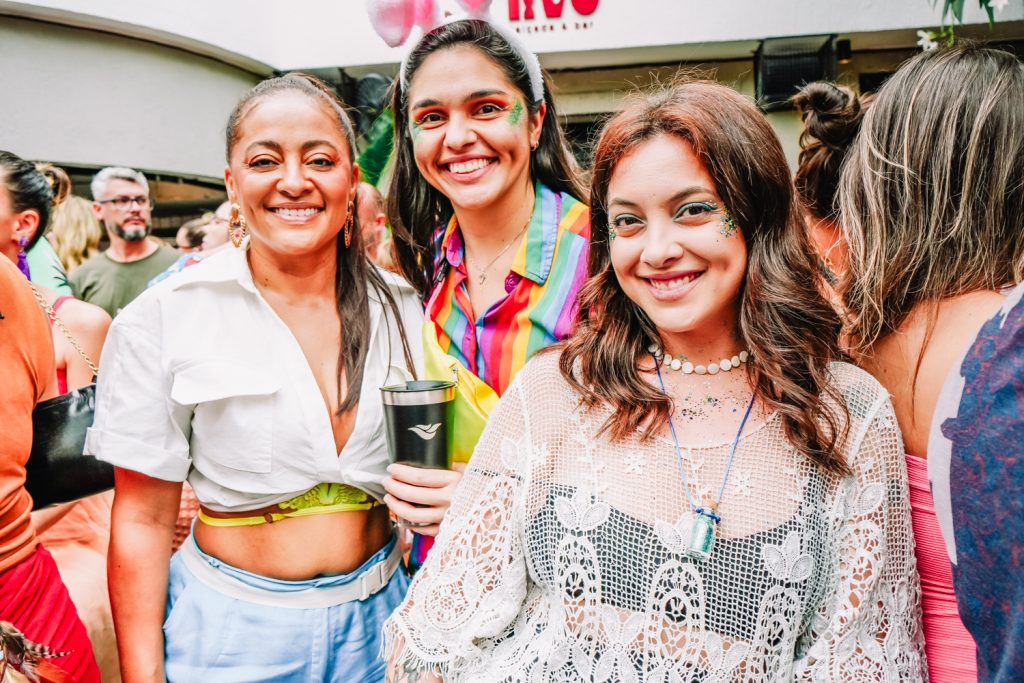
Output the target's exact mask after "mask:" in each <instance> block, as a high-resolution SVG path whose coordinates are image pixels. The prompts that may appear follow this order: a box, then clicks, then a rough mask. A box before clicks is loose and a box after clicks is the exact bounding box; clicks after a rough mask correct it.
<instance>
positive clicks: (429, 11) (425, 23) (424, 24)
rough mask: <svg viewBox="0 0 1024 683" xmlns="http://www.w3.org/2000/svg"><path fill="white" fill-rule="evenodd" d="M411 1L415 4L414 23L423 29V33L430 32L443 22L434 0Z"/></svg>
mask: <svg viewBox="0 0 1024 683" xmlns="http://www.w3.org/2000/svg"><path fill="white" fill-rule="evenodd" d="M413 2H415V4H416V25H417V26H419V27H420V28H421V29H423V33H425V34H426V33H430V32H431V31H433V30H434V29H435V28H437V27H438V26H440V25H441V24H442V23H443V21H442V20H441V13H440V11H438V8H437V3H436V2H434V0H413Z"/></svg>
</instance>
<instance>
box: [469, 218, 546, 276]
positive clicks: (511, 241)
mask: <svg viewBox="0 0 1024 683" xmlns="http://www.w3.org/2000/svg"><path fill="white" fill-rule="evenodd" d="M530 220H533V217H532V216H531V217H530ZM530 220H528V221H526V225H524V226H523V229H522V230H520V231H519V232H517V233H516V236H515V237H513V238H512V239H511V240H509V242H508V244H506V245H505V246H503V247H502V248H501V251H499V252H498V254H497V255H496V256H495V257H494V258H492V259H491V261H490V263H488V264H487V265H486V266H484V267H483V269H482V270H481V271H480V274H479V275H478V276H477V284H481V285H482V284H483V283H484V280H486V279H487V271H488V270H490V269H491V266H493V265H494V262H495V261H497V260H498V259H500V258H501V255H502V254H504V253H505V252H506V251H508V250H509V247H511V246H512V245H513V244H515V243H516V240H518V239H519V238H520V237H522V235H523V233H524V232H526V229H527V228H528V227H530ZM467 270H468V266H467Z"/></svg>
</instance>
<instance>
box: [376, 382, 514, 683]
mask: <svg viewBox="0 0 1024 683" xmlns="http://www.w3.org/2000/svg"><path fill="white" fill-rule="evenodd" d="M526 438H527V424H526V420H525V416H524V414H523V402H522V399H521V393H520V384H519V383H518V382H513V384H512V386H510V387H509V389H508V390H507V391H506V392H505V395H504V396H503V397H502V400H501V401H500V402H499V404H498V406H497V408H496V409H495V410H494V413H493V414H492V415H491V417H490V419H489V420H488V423H487V427H486V428H485V429H484V432H483V435H482V436H481V438H480V441H479V443H478V444H477V446H476V449H475V450H474V452H473V457H472V459H471V460H470V464H469V467H468V468H467V470H466V473H465V475H464V476H463V479H462V482H461V483H460V484H459V487H458V490H457V491H456V494H455V498H454V500H453V501H452V506H451V509H450V510H449V511H448V513H447V515H446V516H445V520H444V523H443V524H442V525H441V530H440V534H439V535H438V537H437V541H436V543H435V545H434V547H433V548H432V549H431V551H430V554H429V555H428V557H427V561H426V563H425V564H424V565H423V567H422V568H421V569H420V571H419V572H418V573H417V575H416V577H415V579H414V580H413V582H412V585H411V586H410V588H409V593H408V594H407V595H406V598H405V600H404V601H403V602H402V604H401V605H400V606H399V608H398V609H397V610H395V612H394V613H393V614H392V616H391V618H390V619H388V621H387V623H386V624H385V625H384V639H385V645H384V658H385V660H386V661H387V662H388V667H389V670H390V671H392V672H396V676H395V678H394V679H395V680H420V678H419V676H418V675H416V672H428V671H429V672H433V673H437V674H440V675H443V676H445V677H446V678H447V677H448V676H449V675H452V674H456V675H457V674H458V673H465V671H464V668H465V666H466V665H467V661H474V662H476V661H480V660H481V659H482V658H481V656H480V655H481V651H482V649H485V648H490V647H493V645H494V644H495V641H496V640H501V636H502V634H503V633H504V632H505V631H506V630H508V629H509V627H510V625H511V624H512V623H513V622H514V621H515V619H516V616H517V615H518V613H519V611H520V607H521V606H522V603H523V601H524V598H525V595H526V575H527V570H526V560H525V555H524V549H523V545H522V538H521V533H520V526H521V525H520V523H519V518H520V513H519V509H520V503H519V502H518V501H519V498H520V496H521V492H522V490H523V486H524V479H525V477H526V473H525V469H526V464H525V458H521V457H520V451H521V448H522V447H521V444H524V443H525V439H526ZM388 680H392V678H391V677H389V679H388Z"/></svg>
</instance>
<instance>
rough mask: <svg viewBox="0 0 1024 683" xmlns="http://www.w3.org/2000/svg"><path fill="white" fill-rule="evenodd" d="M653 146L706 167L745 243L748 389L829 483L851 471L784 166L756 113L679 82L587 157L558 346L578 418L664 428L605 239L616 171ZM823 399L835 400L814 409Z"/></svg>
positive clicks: (827, 346) (826, 340)
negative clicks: (584, 238) (578, 258)
mask: <svg viewBox="0 0 1024 683" xmlns="http://www.w3.org/2000/svg"><path fill="white" fill-rule="evenodd" d="M659 135H671V136H676V137H678V138H680V139H682V140H684V141H686V142H687V143H688V144H689V145H690V146H691V147H692V148H693V151H694V153H695V154H696V155H697V157H698V158H699V159H700V160H701V161H702V162H703V163H704V165H705V167H706V169H707V171H708V174H709V175H710V176H711V178H712V180H713V181H714V183H715V189H716V191H717V194H718V196H719V197H721V199H722V201H723V202H724V204H725V206H727V207H729V211H730V212H731V213H732V215H733V216H734V217H735V219H736V222H737V224H738V225H739V226H740V227H741V229H742V231H743V236H744V238H745V239H746V242H747V249H748V257H747V259H748V260H747V273H746V276H745V278H744V281H743V283H742V285H741V287H740V291H739V293H738V298H739V320H738V321H737V322H738V324H737V334H738V335H739V338H740V340H741V341H742V343H743V344H744V345H746V347H747V348H749V349H751V350H752V351H753V362H750V363H747V364H746V369H747V373H748V377H749V380H750V383H751V385H752V386H753V387H754V390H755V392H756V394H757V396H758V398H759V399H760V400H762V401H763V402H764V405H765V406H767V407H768V408H769V409H773V410H777V411H778V412H779V414H780V417H781V419H782V422H783V426H784V429H785V433H786V436H787V438H788V439H789V441H790V442H791V443H792V444H793V446H794V447H795V448H796V449H797V450H798V451H799V452H801V453H802V454H804V455H805V456H807V457H808V458H810V459H811V460H812V461H814V462H815V463H817V464H818V465H820V466H821V467H822V468H824V469H825V470H828V471H832V472H840V473H845V472H848V471H849V470H848V466H847V464H846V462H845V461H844V459H843V456H842V454H841V452H840V445H841V442H842V440H843V438H844V437H845V429H846V424H847V422H848V415H845V414H837V410H835V409H833V408H832V407H831V405H830V404H835V405H838V406H840V408H839V411H845V402H844V401H843V400H842V397H841V396H840V395H839V394H838V391H837V389H836V388H835V387H834V386H833V385H832V383H831V382H830V378H829V370H828V364H829V363H830V362H831V361H834V360H842V359H843V358H844V356H843V354H842V351H841V350H840V348H839V345H838V338H839V331H840V320H839V318H838V316H837V315H836V313H835V311H833V309H832V308H831V306H829V304H828V302H826V301H825V300H824V299H823V298H822V296H821V295H820V294H819V292H818V290H817V289H816V286H815V281H816V274H815V273H816V271H815V261H814V256H813V252H812V250H811V247H810V244H809V242H808V240H807V236H806V233H805V231H804V226H803V223H802V221H801V218H800V213H799V209H798V208H797V204H796V200H795V197H794V192H793V186H792V182H791V181H790V175H789V167H788V165H787V163H786V158H785V155H784V154H783V151H782V147H781V145H780V144H779V141H778V139H777V138H776V137H775V133H774V132H773V131H772V128H771V126H770V125H769V124H768V121H767V119H766V118H765V117H764V116H763V115H762V114H761V113H760V112H759V111H758V110H757V107H756V106H755V105H754V103H753V102H752V101H751V100H749V99H748V98H746V97H743V96H742V95H740V94H739V93H737V92H736V91H734V90H732V89H731V88H729V87H727V86H725V85H721V84H719V83H715V82H710V81H683V82H679V83H677V84H675V85H673V86H671V87H668V88H666V89H663V90H660V91H657V92H653V93H637V94H635V95H633V96H632V97H631V98H629V99H628V100H627V101H626V103H625V105H624V108H623V109H622V110H621V111H620V112H619V113H618V114H616V115H615V116H613V117H612V118H611V119H610V120H609V121H608V122H607V123H606V124H605V127H604V129H603V131H602V133H601V136H600V139H599V141H598V143H597V147H596V150H595V154H594V167H593V180H592V185H591V202H592V204H591V229H592V242H591V248H590V261H589V269H590V270H589V273H590V278H589V280H588V281H587V283H586V284H585V285H584V287H583V290H582V292H581V294H580V320H579V324H578V326H577V330H576V333H575V334H574V335H573V337H572V338H571V339H570V340H568V341H567V342H565V344H564V346H563V347H562V355H561V360H560V369H561V372H562V375H563V376H564V377H565V379H566V380H567V381H568V382H569V383H570V385H571V386H573V388H574V389H575V390H576V391H578V392H579V393H580V395H581V397H582V398H581V402H582V404H583V405H584V406H585V407H594V406H597V405H601V404H610V405H611V406H612V407H613V408H614V412H613V413H612V416H611V417H610V418H609V419H608V421H607V422H606V423H605V424H604V425H603V426H602V429H601V431H602V433H607V434H608V435H609V436H610V437H611V438H612V439H613V440H616V439H621V438H625V437H627V436H628V435H630V434H632V433H634V432H635V431H636V430H637V429H639V428H641V427H644V428H645V431H644V434H645V437H649V436H651V435H652V434H653V433H654V431H656V430H657V429H658V428H660V427H661V426H663V425H664V424H665V422H666V420H667V415H668V411H669V409H670V399H669V398H668V397H667V396H665V394H664V393H662V392H661V391H659V390H658V389H657V388H656V387H655V386H653V385H652V384H651V383H650V382H648V381H645V379H644V378H643V377H642V376H641V370H640V363H641V361H642V360H643V359H644V358H645V357H647V355H648V352H647V347H648V345H650V344H651V343H660V336H659V334H658V330H657V328H656V327H655V326H654V324H653V323H652V322H651V320H650V318H649V317H648V316H647V315H646V314H645V313H644V311H643V310H642V309H641V308H640V307H639V306H637V305H636V304H635V303H634V302H633V301H632V300H631V299H629V297H627V296H626V294H625V293H624V292H623V290H622V288H621V287H620V286H619V282H618V280H617V278H616V277H615V273H614V271H613V269H612V265H611V257H610V252H609V240H608V208H607V200H608V196H607V192H608V184H609V182H610V180H611V177H612V174H613V173H614V171H615V168H616V166H617V164H618V163H619V162H620V161H621V160H622V159H623V158H625V157H626V156H627V155H629V154H630V153H631V152H632V151H633V150H634V149H635V148H636V147H637V146H638V145H640V144H641V143H643V142H645V141H647V140H650V139H652V138H654V137H657V136H659ZM825 396H829V397H831V398H832V399H834V400H833V401H826V400H823V399H824V397H825Z"/></svg>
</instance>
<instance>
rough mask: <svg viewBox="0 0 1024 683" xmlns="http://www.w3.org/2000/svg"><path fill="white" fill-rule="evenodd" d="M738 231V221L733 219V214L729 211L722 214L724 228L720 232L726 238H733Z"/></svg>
mask: <svg viewBox="0 0 1024 683" xmlns="http://www.w3.org/2000/svg"><path fill="white" fill-rule="evenodd" d="M736 229H737V226H736V219H735V218H733V216H732V214H731V213H729V210H728V209H726V210H725V211H723V212H722V227H721V229H720V230H719V231H718V232H719V233H720V234H721V235H722V236H724V237H732V236H733V234H734V233H735V232H736Z"/></svg>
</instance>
